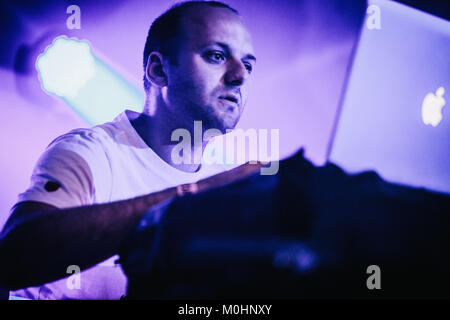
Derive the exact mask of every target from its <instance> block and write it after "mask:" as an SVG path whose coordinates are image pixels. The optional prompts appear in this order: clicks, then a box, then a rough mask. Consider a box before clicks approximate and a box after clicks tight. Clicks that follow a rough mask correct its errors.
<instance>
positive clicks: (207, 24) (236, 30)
mask: <svg viewBox="0 0 450 320" xmlns="http://www.w3.org/2000/svg"><path fill="white" fill-rule="evenodd" d="M181 28H182V34H183V38H184V39H185V40H186V41H187V43H188V45H189V46H190V47H192V48H194V49H199V48H201V47H203V46H205V45H208V44H210V43H215V42H220V43H225V44H227V45H228V46H229V47H230V48H231V49H232V50H234V51H237V52H241V53H242V54H248V53H253V46H252V39H251V36H250V33H249V32H248V30H247V28H246V27H245V26H244V24H243V23H242V21H241V18H240V17H239V16H238V15H236V14H235V13H234V12H232V11H231V10H229V9H225V8H214V7H207V6H199V7H196V8H192V9H190V10H189V11H188V12H187V14H186V15H185V16H184V17H183V19H182V22H181Z"/></svg>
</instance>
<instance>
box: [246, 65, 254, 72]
mask: <svg viewBox="0 0 450 320" xmlns="http://www.w3.org/2000/svg"><path fill="white" fill-rule="evenodd" d="M244 66H245V69H247V71H248V73H252V71H253V66H252V65H251V64H250V63H244Z"/></svg>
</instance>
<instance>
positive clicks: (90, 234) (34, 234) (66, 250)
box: [0, 188, 176, 289]
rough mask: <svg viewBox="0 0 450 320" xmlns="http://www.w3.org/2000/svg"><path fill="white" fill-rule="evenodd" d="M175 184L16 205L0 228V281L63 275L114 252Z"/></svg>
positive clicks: (16, 283) (10, 284)
mask: <svg viewBox="0 0 450 320" xmlns="http://www.w3.org/2000/svg"><path fill="white" fill-rule="evenodd" d="M175 195H176V188H172V189H167V190H164V191H161V192H157V193H153V194H150V195H146V196H141V197H137V198H134V199H130V200H124V201H118V202H113V203H107V204H100V205H90V206H82V207H75V208H68V209H57V208H55V207H53V206H50V205H47V204H44V203H40V202H31V201H30V202H22V203H19V204H18V205H17V206H16V207H14V209H13V211H12V214H11V217H10V218H9V220H8V221H7V223H6V225H5V227H4V229H3V231H2V233H1V234H0V286H3V287H6V288H8V289H19V288H24V287H28V286H35V285H41V284H43V283H47V282H50V281H54V280H57V279H59V278H63V277H65V276H67V274H66V269H67V267H68V266H69V265H73V264H75V265H78V266H79V267H80V268H81V269H86V268H89V267H91V266H94V265H96V264H97V263H99V262H101V261H104V260H106V259H107V258H109V257H111V256H113V255H115V254H117V251H118V249H119V246H120V244H121V242H122V241H123V239H124V238H125V236H126V235H127V233H128V231H129V230H130V228H132V227H133V226H134V225H135V224H136V223H137V222H138V221H139V219H140V218H141V217H142V215H143V214H144V213H145V212H146V211H147V209H148V208H150V207H151V206H152V205H154V204H156V203H159V202H161V201H164V200H166V199H169V198H171V197H173V196H175Z"/></svg>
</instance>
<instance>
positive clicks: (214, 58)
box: [205, 51, 226, 63]
mask: <svg viewBox="0 0 450 320" xmlns="http://www.w3.org/2000/svg"><path fill="white" fill-rule="evenodd" d="M205 57H206V58H207V59H208V60H209V61H211V62H212V63H221V62H223V61H225V59H226V58H225V55H224V54H223V53H222V52H220V51H208V52H206V54H205Z"/></svg>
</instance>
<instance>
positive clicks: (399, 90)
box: [327, 0, 450, 194]
mask: <svg viewBox="0 0 450 320" xmlns="http://www.w3.org/2000/svg"><path fill="white" fill-rule="evenodd" d="M327 159H328V161H330V162H333V163H335V164H337V165H339V166H340V167H342V168H343V169H344V170H346V171H347V172H349V173H357V172H361V171H365V170H374V171H376V172H377V173H378V174H379V175H380V176H381V177H383V178H384V179H385V180H387V181H389V182H394V183H398V184H403V185H408V186H413V187H423V188H426V189H429V190H432V191H437V192H443V193H447V194H450V22H449V21H447V20H444V19H442V18H438V17H436V16H433V15H430V14H427V13H425V12H422V11H420V10H417V9H414V8H411V7H409V6H406V5H403V4H400V3H397V2H394V1H389V0H384V1H383V0H371V1H368V8H367V11H366V18H365V21H364V24H363V25H362V29H361V32H360V38H359V41H358V44H357V46H356V48H355V51H354V55H353V62H352V65H351V68H350V70H349V74H348V75H347V80H346V85H345V91H344V92H343V95H342V99H341V102H340V110H339V112H338V117H337V119H336V123H335V126H334V130H333V136H332V139H331V142H330V145H329V148H328V155H327Z"/></svg>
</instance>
